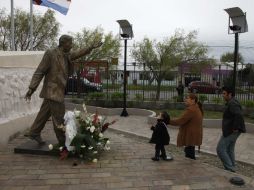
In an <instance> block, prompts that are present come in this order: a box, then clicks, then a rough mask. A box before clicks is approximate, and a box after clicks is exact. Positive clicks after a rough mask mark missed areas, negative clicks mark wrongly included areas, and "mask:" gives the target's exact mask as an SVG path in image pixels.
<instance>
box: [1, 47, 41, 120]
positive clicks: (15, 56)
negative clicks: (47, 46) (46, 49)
mask: <svg viewBox="0 0 254 190" xmlns="http://www.w3.org/2000/svg"><path fill="white" fill-rule="evenodd" d="M42 56H43V52H0V124H1V123H5V122H8V121H10V120H13V119H16V118H19V117H23V116H26V115H30V114H33V113H35V112H37V111H38V110H39V108H40V105H41V101H42V100H41V99H40V98H39V93H40V89H41V86H42V84H41V85H40V86H39V87H38V89H37V91H36V92H35V93H34V94H33V96H32V99H31V101H30V103H28V102H26V101H25V99H24V96H25V93H26V92H27V90H28V86H29V83H30V80H31V77H32V75H33V73H34V71H35V68H36V67H37V66H38V64H39V62H40V60H41V58H42Z"/></svg>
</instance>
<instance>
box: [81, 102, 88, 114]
mask: <svg viewBox="0 0 254 190" xmlns="http://www.w3.org/2000/svg"><path fill="white" fill-rule="evenodd" d="M82 106H83V109H84V112H85V113H87V109H86V104H85V103H83V105H82Z"/></svg>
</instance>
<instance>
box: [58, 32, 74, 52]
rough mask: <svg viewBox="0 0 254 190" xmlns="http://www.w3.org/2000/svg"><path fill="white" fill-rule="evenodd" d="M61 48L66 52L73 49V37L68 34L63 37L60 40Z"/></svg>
mask: <svg viewBox="0 0 254 190" xmlns="http://www.w3.org/2000/svg"><path fill="white" fill-rule="evenodd" d="M59 47H62V48H63V51H64V52H69V51H70V50H71V48H72V37H71V36H69V35H66V34H64V35H62V36H61V37H60V38H59Z"/></svg>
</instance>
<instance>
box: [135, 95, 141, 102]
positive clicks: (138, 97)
mask: <svg viewBox="0 0 254 190" xmlns="http://www.w3.org/2000/svg"><path fill="white" fill-rule="evenodd" d="M135 100H137V101H142V100H143V95H142V94H135Z"/></svg>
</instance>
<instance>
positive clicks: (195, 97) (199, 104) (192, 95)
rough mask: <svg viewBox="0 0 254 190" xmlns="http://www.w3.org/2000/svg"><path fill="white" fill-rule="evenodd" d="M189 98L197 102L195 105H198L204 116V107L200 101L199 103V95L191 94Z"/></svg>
mask: <svg viewBox="0 0 254 190" xmlns="http://www.w3.org/2000/svg"><path fill="white" fill-rule="evenodd" d="M188 96H189V98H190V99H192V100H195V103H197V104H198V107H199V109H200V111H201V113H202V115H204V110H203V105H202V103H201V102H200V101H198V97H197V95H196V94H193V93H190V94H189V95H188Z"/></svg>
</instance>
